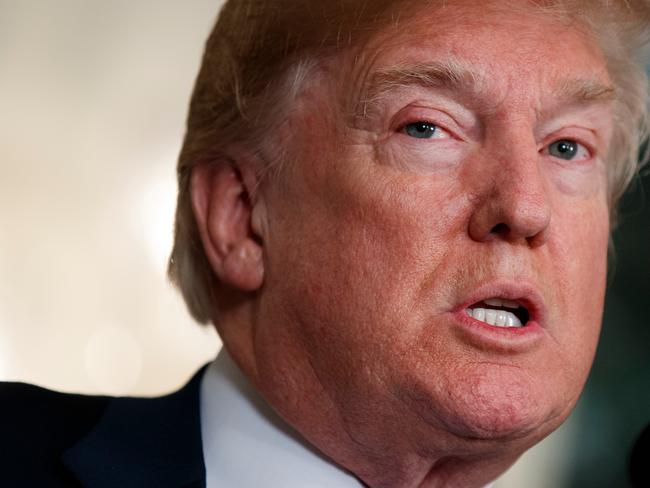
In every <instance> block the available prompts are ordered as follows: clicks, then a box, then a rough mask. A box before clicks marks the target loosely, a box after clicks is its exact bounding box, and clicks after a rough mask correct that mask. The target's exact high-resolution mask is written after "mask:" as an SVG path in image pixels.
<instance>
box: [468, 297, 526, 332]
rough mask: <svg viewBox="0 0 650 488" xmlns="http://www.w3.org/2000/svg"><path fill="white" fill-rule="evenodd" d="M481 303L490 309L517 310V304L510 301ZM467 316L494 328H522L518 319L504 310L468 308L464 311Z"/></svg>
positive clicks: (500, 300) (496, 300)
mask: <svg viewBox="0 0 650 488" xmlns="http://www.w3.org/2000/svg"><path fill="white" fill-rule="evenodd" d="M483 303H485V304H486V305H490V306H492V307H504V308H513V309H517V308H519V304H518V303H517V302H513V301H510V300H504V299H502V298H489V299H487V300H483ZM465 312H466V313H467V315H469V316H470V317H473V318H474V319H476V320H479V321H481V322H485V323H487V324H490V325H494V326H496V327H522V323H521V321H520V320H519V318H518V317H517V316H516V315H515V314H514V313H512V312H507V311H505V310H493V309H491V308H482V307H477V308H468V309H467V310H466V311H465Z"/></svg>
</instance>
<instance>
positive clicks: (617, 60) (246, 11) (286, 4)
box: [168, 0, 650, 323]
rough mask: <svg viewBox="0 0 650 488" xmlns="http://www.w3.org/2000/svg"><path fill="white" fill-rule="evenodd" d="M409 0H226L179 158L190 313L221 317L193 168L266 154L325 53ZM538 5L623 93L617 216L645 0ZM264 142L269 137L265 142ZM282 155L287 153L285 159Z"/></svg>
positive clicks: (180, 228) (631, 148) (644, 121)
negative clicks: (598, 61) (586, 39)
mask: <svg viewBox="0 0 650 488" xmlns="http://www.w3.org/2000/svg"><path fill="white" fill-rule="evenodd" d="M405 3H412V0H374V1H373V2H368V1H367V0H337V1H332V2H330V1H325V2H318V1H315V0H269V1H266V0H229V1H227V3H226V4H225V5H224V7H223V9H222V11H221V13H220V15H219V18H218V20H217V23H216V25H215V27H214V29H213V31H212V33H211V35H210V37H209V38H208V40H207V44H206V47H205V54H204V57H203V62H202V66H201V69H200V72H199V75H198V78H197V80H196V85H195V88H194V93H193V95H192V99H191V103H190V108H189V115H188V119H187V132H186V135H185V141H184V144H183V148H182V150H181V153H180V157H179V162H178V185H179V193H178V203H177V208H176V224H175V240H174V248H173V250H172V254H171V257H170V261H169V269H168V273H169V277H170V279H171V281H172V282H173V283H174V284H175V285H176V286H178V287H179V289H180V291H181V293H182V295H183V297H184V299H185V302H186V304H187V307H188V309H189V311H190V313H191V315H192V316H193V317H194V318H195V319H196V320H197V321H198V322H200V323H207V322H210V321H215V320H216V317H215V316H214V314H215V309H214V307H215V300H214V297H215V293H216V291H217V289H218V285H219V283H218V280H217V278H216V276H215V275H214V273H213V271H212V267H211V266H210V264H209V262H208V260H207V258H206V256H205V253H204V250H203V246H202V244H201V239H200V236H199V232H198V228H197V225H196V221H195V218H194V215H193V212H192V206H191V200H190V185H189V183H190V175H191V171H192V168H193V167H194V166H195V165H197V164H201V163H204V162H212V161H219V160H222V161H223V160H224V159H227V158H228V153H227V150H228V148H230V147H232V146H233V145H239V146H243V147H247V148H249V149H250V150H252V151H261V149H262V146H261V144H262V145H263V144H264V141H265V139H268V137H267V134H271V133H273V131H272V129H273V127H277V125H278V124H279V123H281V122H282V121H283V120H284V119H285V118H286V117H287V115H288V110H289V109H290V107H291V101H292V100H293V99H295V97H296V96H297V95H298V93H299V92H300V90H301V88H302V87H303V86H304V83H305V80H306V79H308V78H309V76H310V73H311V72H312V67H313V66H314V65H315V64H316V61H317V60H318V59H322V58H323V57H325V56H326V55H328V54H333V53H336V52H338V51H339V50H341V49H344V48H346V47H349V46H351V45H354V44H356V43H359V42H361V41H362V40H364V39H366V38H368V37H369V36H371V35H372V34H374V33H376V32H378V31H379V30H381V28H382V27H384V26H385V25H387V24H388V23H395V22H396V20H395V19H396V12H397V10H396V7H397V6H403V5H404V4H405ZM527 3H528V4H529V5H532V6H534V7H536V8H539V9H540V10H541V11H544V12H548V13H552V14H556V15H557V14H560V15H566V14H568V15H571V16H572V17H576V18H578V19H581V20H583V21H584V22H585V23H586V25H587V26H588V27H589V28H590V29H591V30H592V31H593V33H594V34H595V36H596V38H597V39H598V40H599V42H600V46H601V49H602V51H603V53H604V54H605V57H606V62H607V68H608V71H609V75H610V77H611V79H612V82H613V85H614V88H615V90H616V110H615V119H616V120H615V125H616V128H615V133H614V136H613V142H612V146H611V153H610V164H609V166H608V172H609V174H608V178H609V180H608V181H609V196H610V208H611V213H612V216H613V217H612V222H613V221H614V220H615V214H616V212H615V206H616V202H617V201H618V199H619V197H620V196H621V195H622V194H623V192H624V191H625V188H626V187H627V185H628V184H629V182H630V181H631V179H632V178H633V176H634V174H635V173H636V171H637V168H638V166H639V164H640V163H639V162H640V161H641V160H643V159H645V158H644V157H641V156H640V147H641V146H642V143H643V142H644V141H645V139H646V136H647V132H648V106H647V99H648V82H647V76H646V73H645V70H644V68H643V56H644V54H645V53H644V51H643V50H644V48H645V46H646V43H647V40H648V32H649V26H650V2H648V1H647V0H587V1H585V0H583V1H571V0H564V1H562V0H557V1H553V0H529V1H528V2H527ZM259 141H262V142H261V143H260V142H259ZM278 157H279V158H281V156H278Z"/></svg>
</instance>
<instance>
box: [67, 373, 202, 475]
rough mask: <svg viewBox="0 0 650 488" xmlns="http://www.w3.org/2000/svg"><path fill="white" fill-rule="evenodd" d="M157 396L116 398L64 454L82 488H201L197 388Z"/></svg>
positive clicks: (195, 384) (192, 385)
mask: <svg viewBox="0 0 650 488" xmlns="http://www.w3.org/2000/svg"><path fill="white" fill-rule="evenodd" d="M204 371H205V367H203V368H202V369H201V370H200V371H199V372H198V373H197V374H196V375H195V376H194V377H193V378H192V380H191V381H190V382H189V383H188V384H187V385H186V386H185V387H184V388H183V389H181V390H179V391H177V392H176V393H173V394H171V395H168V396H164V397H159V398H115V399H113V400H111V401H110V403H109V405H108V406H107V407H106V410H105V411H104V414H103V416H102V418H101V419H100V421H99V422H98V423H97V425H96V426H95V427H94V428H93V429H92V430H91V431H90V432H89V433H88V435H87V436H86V437H85V438H83V439H82V440H81V441H80V442H79V443H77V444H76V445H74V446H73V447H72V448H70V449H69V450H67V451H66V452H65V453H64V454H63V462H64V464H65V465H66V466H67V467H68V468H69V469H70V470H71V471H72V472H73V473H74V474H75V475H76V476H77V478H78V479H79V480H80V481H81V482H82V484H83V486H84V487H86V488H109V487H111V488H112V487H116V486H119V487H121V488H128V487H133V488H135V487H138V488H146V487H156V488H180V487H185V488H190V487H191V488H201V487H204V486H205V466H204V464H203V447H202V442H201V418H200V412H199V390H200V388H199V386H200V383H201V381H200V380H201V378H202V376H203V373H204Z"/></svg>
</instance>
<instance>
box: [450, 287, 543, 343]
mask: <svg viewBox="0 0 650 488" xmlns="http://www.w3.org/2000/svg"><path fill="white" fill-rule="evenodd" d="M493 297H500V298H505V299H507V300H513V301H517V302H519V303H521V304H522V305H523V306H524V307H526V308H527V309H528V313H529V320H528V322H527V323H526V326H524V327H517V328H514V327H508V328H504V327H495V326H492V325H489V324H486V323H485V322H481V321H479V320H476V319H474V318H472V317H470V316H469V315H467V313H466V312H465V310H466V309H467V308H470V306H471V305H473V304H475V303H477V302H480V301H483V300H485V299H488V298H493ZM451 313H452V315H453V317H454V319H455V322H456V324H457V325H458V327H457V328H456V332H457V333H458V334H459V335H460V336H461V338H462V339H463V340H464V341H466V342H469V343H470V344H471V345H473V346H475V347H478V348H480V349H483V350H485V349H489V350H498V351H502V352H513V353H514V352H524V351H526V350H529V349H531V348H533V347H535V346H536V345H537V344H539V342H540V341H541V340H542V339H543V338H544V336H545V335H546V330H545V329H546V307H545V304H544V299H543V298H542V295H541V293H540V292H539V291H538V290H537V288H536V287H535V286H534V285H533V284H531V283H529V282H526V281H523V280H522V281H518V282H516V283H515V282H512V281H490V282H489V283H486V284H484V285H481V286H479V287H478V288H476V289H474V290H473V291H472V292H471V293H470V294H469V295H468V296H467V298H465V299H464V300H463V302H462V303H461V304H460V305H458V306H457V307H456V308H454V309H453V310H452V312H451Z"/></svg>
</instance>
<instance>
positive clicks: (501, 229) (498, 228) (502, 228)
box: [490, 223, 510, 235]
mask: <svg viewBox="0 0 650 488" xmlns="http://www.w3.org/2000/svg"><path fill="white" fill-rule="evenodd" d="M508 232H510V227H508V226H507V225H506V224H503V223H501V224H497V225H495V226H494V227H492V230H490V234H499V235H506V234H508Z"/></svg>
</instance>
